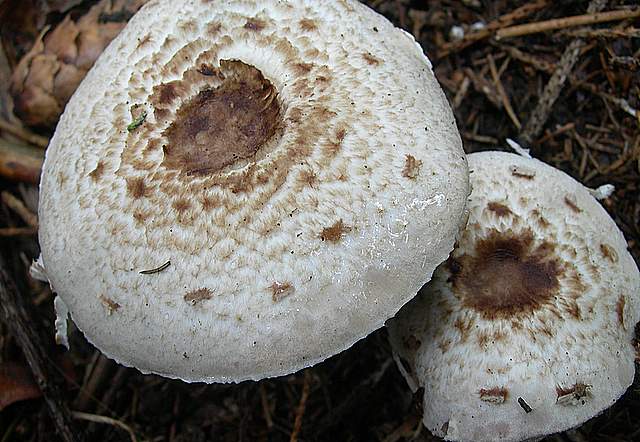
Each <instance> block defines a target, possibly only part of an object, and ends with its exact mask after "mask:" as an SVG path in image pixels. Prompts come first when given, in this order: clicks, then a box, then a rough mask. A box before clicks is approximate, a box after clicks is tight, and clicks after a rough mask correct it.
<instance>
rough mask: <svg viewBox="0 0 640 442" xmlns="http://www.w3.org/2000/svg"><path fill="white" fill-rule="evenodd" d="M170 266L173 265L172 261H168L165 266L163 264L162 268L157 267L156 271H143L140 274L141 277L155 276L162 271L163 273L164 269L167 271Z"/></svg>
mask: <svg viewBox="0 0 640 442" xmlns="http://www.w3.org/2000/svg"><path fill="white" fill-rule="evenodd" d="M170 265H171V261H167V262H165V263H164V264H162V265H161V266H160V267H156V268H155V269H150V270H141V271H140V274H141V275H153V274H154V273H160V272H161V271H163V270H164V269H166V268H167V267H169V266H170Z"/></svg>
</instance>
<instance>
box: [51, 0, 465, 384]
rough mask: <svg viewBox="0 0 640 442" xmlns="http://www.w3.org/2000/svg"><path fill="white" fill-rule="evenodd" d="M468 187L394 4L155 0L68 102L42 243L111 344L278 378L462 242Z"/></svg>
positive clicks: (93, 327) (144, 360) (100, 340)
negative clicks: (391, 10)
mask: <svg viewBox="0 0 640 442" xmlns="http://www.w3.org/2000/svg"><path fill="white" fill-rule="evenodd" d="M468 192H469V188H468V169H467V164H466V159H465V158H464V154H463V151H462V147H461V142H460V138H459V135H458V133H457V130H456V127H455V122H454V118H453V115H452V113H451V111H450V108H449V106H448V103H447V102H446V100H445V97H444V95H443V93H442V91H441V89H440V87H439V85H438V84H437V81H436V80H435V78H434V75H433V73H432V70H431V65H430V63H429V61H428V59H427V58H426V57H425V56H424V54H423V53H422V50H421V49H420V48H419V46H418V45H417V44H416V42H415V41H414V40H413V38H412V37H410V36H409V35H408V34H406V33H405V32H404V31H401V30H399V29H396V28H394V27H393V25H391V23H389V22H388V21H387V20H386V19H384V18H383V17H382V16H380V15H378V14H376V13H375V12H373V11H372V10H370V9H368V8H366V7H365V6H363V5H361V4H359V3H357V2H355V1H330V2H316V1H296V2H283V1H275V0H271V1H226V2H215V1H212V2H207V1H201V0H189V1H187V0H181V1H168V0H167V1H157V0H156V1H151V2H149V3H148V4H147V5H146V6H145V7H143V8H142V9H141V10H140V12H139V13H138V14H137V15H136V16H135V17H134V18H133V19H132V20H131V22H130V23H129V24H128V26H127V27H126V28H125V30H124V31H123V32H122V33H121V34H120V35H119V36H118V38H116V39H115V40H114V41H113V43H112V44H111V45H110V46H109V47H108V48H107V50H106V51H105V52H104V53H103V54H102V56H101V57H100V59H99V60H98V61H97V63H96V64H95V66H94V68H93V69H92V70H91V71H90V73H89V74H88V75H87V77H86V78H85V80H84V82H83V83H82V84H81V86H80V87H79V89H78V90H77V92H76V94H75V96H74V97H73V98H72V100H71V101H70V102H69V104H68V105H67V108H66V111H65V113H64V115H63V117H62V119H61V121H60V124H59V126H58V128H57V130H56V133H55V136H54V137H53V139H52V142H51V145H50V146H49V149H48V151H47V156H46V160H45V166H44V172H43V176H42V182H41V201H40V208H39V215H40V220H41V229H40V244H41V247H42V257H43V263H44V267H45V269H46V272H47V276H48V278H49V280H50V282H51V284H52V286H53V288H54V290H55V291H56V292H57V293H58V295H59V296H61V297H62V299H63V300H64V302H65V303H66V304H67V306H68V307H69V310H70V312H71V316H72V318H73V320H74V322H75V323H76V324H77V326H78V327H79V328H80V329H81V330H82V331H83V332H84V333H85V335H86V336H87V338H88V339H89V340H90V341H91V342H92V343H94V344H95V345H96V346H97V347H98V348H99V349H101V350H102V351H103V352H104V353H105V354H106V355H108V356H110V357H112V358H114V359H116V360H117V361H119V362H121V363H123V364H125V365H129V366H134V367H137V368H138V369H140V370H141V371H143V372H153V373H158V374H161V375H164V376H169V377H176V378H181V379H184V380H188V381H206V382H231V381H241V380H244V379H260V378H263V377H267V376H275V375H282V374H287V373H291V372H293V371H296V370H298V369H300V368H303V367H306V366H309V365H311V364H313V363H315V362H318V361H321V360H323V359H325V358H327V357H329V356H331V355H333V354H335V353H338V352H339V351H342V350H344V349H346V348H348V347H349V346H351V345H352V344H353V343H354V342H355V341H357V340H358V339H360V338H362V337H364V336H366V335H367V334H368V333H370V332H371V331H373V330H375V329H377V328H379V327H380V326H382V325H383V323H384V321H385V320H386V319H387V318H389V317H390V316H392V315H394V314H395V313H396V312H397V310H398V309H399V308H400V307H401V306H402V305H403V304H404V303H405V302H407V301H408V300H409V299H410V298H411V297H413V296H414V295H415V293H416V292H417V290H418V289H419V288H420V287H421V286H422V285H423V284H424V283H425V282H426V281H427V280H428V279H429V277H430V275H431V273H432V271H433V269H434V268H435V267H436V266H437V265H438V264H439V263H441V262H442V261H443V260H444V259H446V256H447V255H448V253H449V252H450V251H451V249H452V248H453V242H454V238H455V236H456V234H457V232H458V228H459V224H460V223H461V218H462V215H463V211H464V206H465V200H466V198H467V196H468ZM167 263H169V264H167ZM141 271H143V272H144V273H142V274H141V273H140V272H141Z"/></svg>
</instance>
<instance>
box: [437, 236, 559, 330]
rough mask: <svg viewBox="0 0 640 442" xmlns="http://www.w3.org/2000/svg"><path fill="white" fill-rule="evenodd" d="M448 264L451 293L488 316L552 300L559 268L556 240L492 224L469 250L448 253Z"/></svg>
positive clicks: (522, 310) (534, 307) (525, 310)
mask: <svg viewBox="0 0 640 442" xmlns="http://www.w3.org/2000/svg"><path fill="white" fill-rule="evenodd" d="M448 268H449V271H450V273H451V278H450V282H451V283H452V284H453V288H454V291H455V293H456V294H457V295H458V296H459V297H460V298H461V300H462V302H463V303H464V304H465V305H466V306H467V307H470V308H473V309H474V310H476V311H478V312H479V313H480V314H481V315H482V316H483V317H485V318H486V319H494V318H497V317H509V316H513V315H517V314H520V313H525V314H526V313H530V312H532V311H535V310H537V309H539V308H540V307H541V306H542V305H544V304H546V303H549V302H552V300H553V298H554V296H555V295H556V293H557V292H558V288H559V286H560V285H559V277H560V276H561V275H562V271H563V270H562V268H563V266H562V264H561V262H560V260H559V258H558V257H557V255H556V254H555V253H554V246H553V245H552V244H550V243H548V242H546V241H542V242H539V241H535V240H534V237H533V233H532V232H531V231H525V232H523V233H521V234H519V235H516V234H514V233H511V232H508V233H500V232H498V231H496V230H491V231H490V233H489V234H488V235H487V236H486V237H485V238H484V239H481V240H479V241H478V242H477V243H476V246H475V250H474V251H473V254H464V255H462V256H459V257H455V258H452V259H450V260H449V261H448Z"/></svg>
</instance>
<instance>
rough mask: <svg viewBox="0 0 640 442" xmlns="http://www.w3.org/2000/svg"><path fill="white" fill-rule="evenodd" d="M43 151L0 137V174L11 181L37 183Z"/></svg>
mask: <svg viewBox="0 0 640 442" xmlns="http://www.w3.org/2000/svg"><path fill="white" fill-rule="evenodd" d="M43 161H44V152H43V151H42V149H38V148H35V147H31V146H20V145H16V144H13V143H10V142H8V141H7V140H4V139H2V138H0V176H2V177H4V178H7V179H9V180H11V181H17V182H22V183H29V184H38V181H39V180H40V169H41V168H42V162H43Z"/></svg>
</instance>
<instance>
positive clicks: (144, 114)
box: [127, 111, 147, 132]
mask: <svg viewBox="0 0 640 442" xmlns="http://www.w3.org/2000/svg"><path fill="white" fill-rule="evenodd" d="M146 119H147V111H142V113H141V114H140V116H139V117H138V118H136V119H134V120H133V121H132V122H131V123H129V125H128V126H127V130H128V131H129V132H131V131H132V130H135V129H137V128H138V127H140V125H142V123H144V120H146Z"/></svg>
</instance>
